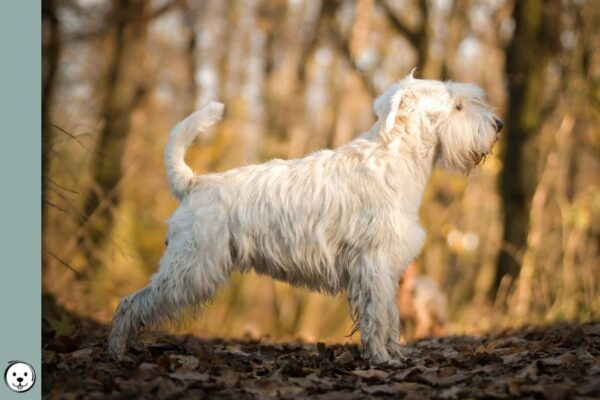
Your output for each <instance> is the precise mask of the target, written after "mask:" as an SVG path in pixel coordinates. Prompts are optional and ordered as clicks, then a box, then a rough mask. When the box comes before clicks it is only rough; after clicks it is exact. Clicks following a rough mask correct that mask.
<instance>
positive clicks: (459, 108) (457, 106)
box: [456, 103, 462, 111]
mask: <svg viewBox="0 0 600 400" xmlns="http://www.w3.org/2000/svg"><path fill="white" fill-rule="evenodd" d="M456 109H457V110H458V111H460V110H462V104H460V103H456Z"/></svg>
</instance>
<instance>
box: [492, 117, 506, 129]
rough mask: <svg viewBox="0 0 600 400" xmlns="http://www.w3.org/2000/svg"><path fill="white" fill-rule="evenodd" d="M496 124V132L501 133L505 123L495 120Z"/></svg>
mask: <svg viewBox="0 0 600 400" xmlns="http://www.w3.org/2000/svg"><path fill="white" fill-rule="evenodd" d="M494 122H495V123H496V132H500V131H501V130H502V127H503V126H504V122H502V120H501V119H498V118H496V119H494Z"/></svg>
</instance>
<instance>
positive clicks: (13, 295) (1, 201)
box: [0, 0, 42, 399]
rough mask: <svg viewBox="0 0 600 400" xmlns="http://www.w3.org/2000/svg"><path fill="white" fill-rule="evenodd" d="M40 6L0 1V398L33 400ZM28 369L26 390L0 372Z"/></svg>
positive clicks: (37, 334) (37, 343) (37, 339)
mask: <svg viewBox="0 0 600 400" xmlns="http://www.w3.org/2000/svg"><path fill="white" fill-rule="evenodd" d="M40 40H41V5H40V3H39V2H38V1H31V0H28V1H22V0H13V1H3V2H0V132H1V139H0V188H2V189H1V191H0V254H1V258H0V260H1V261H0V263H1V264H2V265H1V267H0V268H1V270H0V271H1V272H0V273H1V274H2V275H1V276H0V316H2V320H1V321H2V322H1V323H0V324H1V327H0V372H1V373H2V381H1V382H0V399H38V398H41V386H42V382H41V381H42V379H41V378H42V377H41V271H40V266H41V226H40V224H41V213H40V210H41V201H40V195H41V188H40V185H41V182H40V179H41V178H40V175H41V132H40V126H41V112H40V108H41V100H40V91H41V42H40ZM11 360H21V361H24V362H27V363H29V364H31V365H32V366H33V368H34V369H35V371H36V377H37V380H36V383H35V386H34V387H33V388H32V389H31V390H29V391H28V392H26V393H15V392H12V391H10V390H9V389H8V388H7V387H6V385H5V384H4V371H5V369H6V367H7V366H8V362H9V361H11Z"/></svg>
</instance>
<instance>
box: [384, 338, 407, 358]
mask: <svg viewBox="0 0 600 400" xmlns="http://www.w3.org/2000/svg"><path fill="white" fill-rule="evenodd" d="M386 349H387V351H388V352H389V353H390V355H391V356H392V357H393V358H394V359H396V360H400V361H402V362H406V352H405V350H404V347H402V346H401V345H400V343H398V342H396V341H390V342H388V344H387V345H386Z"/></svg>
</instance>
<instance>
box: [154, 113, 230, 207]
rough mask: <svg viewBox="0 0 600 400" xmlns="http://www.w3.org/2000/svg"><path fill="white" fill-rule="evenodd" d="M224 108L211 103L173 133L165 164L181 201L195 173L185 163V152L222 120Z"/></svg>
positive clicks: (180, 123)
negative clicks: (196, 139) (199, 137)
mask: <svg viewBox="0 0 600 400" xmlns="http://www.w3.org/2000/svg"><path fill="white" fill-rule="evenodd" d="M224 107H225V106H224V105H223V104H222V103H218V102H216V101H211V102H209V103H208V104H206V105H205V106H204V107H202V108H201V109H199V110H197V111H195V112H193V113H192V114H191V115H189V116H188V117H187V118H186V119H184V120H183V121H181V122H179V123H178V124H177V125H176V126H175V128H173V130H172V131H171V136H169V142H168V143H167V149H166V150H165V164H166V166H167V178H168V180H169V187H170V188H171V193H173V196H175V197H176V198H178V199H179V200H181V199H182V198H183V196H184V195H185V193H186V192H187V190H188V189H189V187H190V184H191V183H192V180H193V178H194V172H193V171H192V169H191V168H190V167H189V166H188V165H187V164H186V163H185V151H186V150H187V148H188V147H189V145H190V144H192V142H193V141H194V139H195V138H196V136H198V134H200V133H204V132H206V130H207V129H208V128H209V127H210V126H211V125H213V124H214V123H216V122H218V121H220V120H221V118H222V116H223V109H224Z"/></svg>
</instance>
